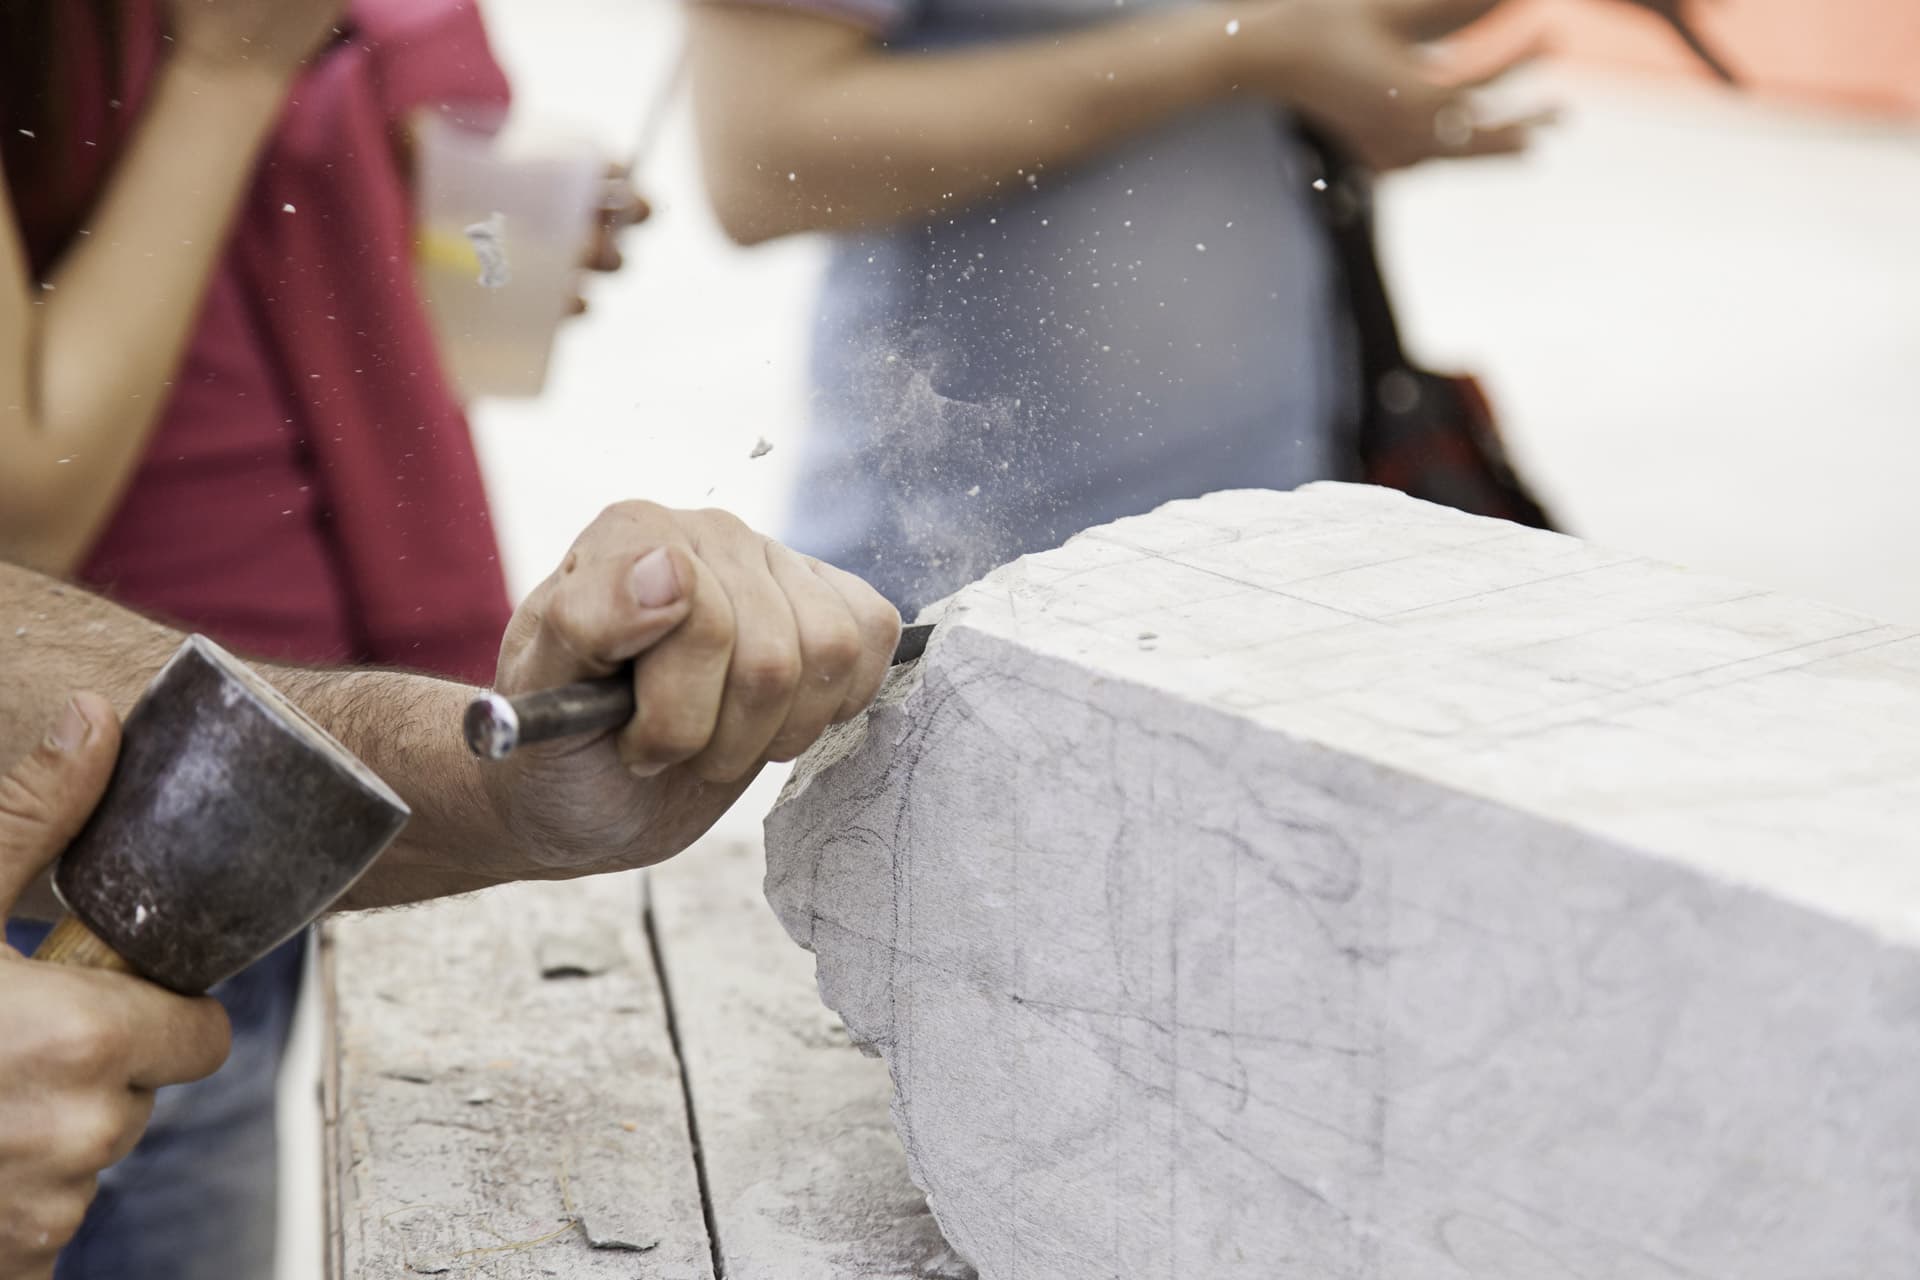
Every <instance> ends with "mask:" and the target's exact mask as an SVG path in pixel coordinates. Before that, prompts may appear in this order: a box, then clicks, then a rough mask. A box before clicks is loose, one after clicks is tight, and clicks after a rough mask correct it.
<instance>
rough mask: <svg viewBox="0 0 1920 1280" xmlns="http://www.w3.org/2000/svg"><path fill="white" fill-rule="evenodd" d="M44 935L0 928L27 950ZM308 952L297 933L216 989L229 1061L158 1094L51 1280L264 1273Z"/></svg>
mask: <svg viewBox="0 0 1920 1280" xmlns="http://www.w3.org/2000/svg"><path fill="white" fill-rule="evenodd" d="M45 933H46V927H45V926H44V925H38V924H29V923H27V922H25V921H18V920H16V921H10V922H9V923H8V925H7V941H8V942H9V943H11V944H12V945H13V946H15V947H17V948H19V949H20V950H21V951H23V952H31V951H32V950H33V948H34V947H35V946H36V945H37V944H38V943H39V941H40V939H41V937H42V936H43V935H44V934H45ZM305 957H306V937H305V935H302V936H301V937H299V938H295V939H294V940H293V941H291V942H289V943H287V944H285V945H284V946H282V947H280V948H279V949H278V950H277V951H275V952H274V953H273V954H272V955H269V956H268V957H267V958H266V959H264V960H262V961H260V963H258V964H256V965H254V966H253V967H252V968H250V969H248V970H247V971H246V972H244V973H242V974H240V975H239V976H237V977H235V978H232V979H230V980H228V981H226V982H223V983H221V984H220V985H219V986H218V987H216V988H215V989H214V992H213V994H214V995H215V996H216V997H218V999H219V1000H220V1003H221V1004H223V1005H225V1006H226V1009H227V1015H228V1016H229V1017H230V1018H231V1019H232V1020H233V1054H232V1056H231V1057H229V1058H228V1059H227V1062H226V1065H225V1066H223V1067H221V1068H220V1070H219V1071H218V1072H216V1073H215V1074H214V1075H213V1076H211V1077H210V1078H208V1079H206V1080H202V1081H200V1082H199V1083H197V1084H188V1085H179V1086H176V1087H173V1088H168V1089H162V1090H160V1092H159V1095H158V1097H157V1098H156V1099H155V1102H154V1108H153V1121H152V1123H151V1124H149V1125H148V1126H147V1132H146V1136H145V1137H143V1138H142V1139H141V1140H140V1145H139V1146H138V1147H136V1148H134V1151H133V1153H132V1154H131V1155H129V1156H128V1157H127V1158H126V1159H125V1160H122V1161H121V1162H120V1163H119V1164H117V1165H115V1166H113V1167H112V1168H111V1169H108V1170H107V1171H106V1172H105V1173H104V1174H102V1175H101V1177H100V1191H99V1194H98V1195H97V1196H96V1197H95V1198H94V1202H93V1207H92V1208H90V1209H89V1210H88V1211H87V1217H86V1221H85V1222H84V1223H83V1224H82V1225H81V1228H80V1233H79V1234H78V1235H76V1236H75V1237H74V1238H73V1240H72V1242H71V1243H69V1244H68V1245H67V1247H66V1248H65V1249H64V1250H62V1251H61V1253H60V1264H59V1267H58V1269H57V1270H56V1271H55V1272H54V1280H135V1278H136V1277H137V1280H270V1278H271V1276H272V1275H273V1241H274V1222H275V1208H276V1206H275V1180H276V1172H277V1164H276V1161H277V1159H278V1151H277V1143H276V1140H275V1134H274V1102H275V1096H276V1092H277V1084H278V1080H279V1075H280V1059H281V1056H282V1054H283V1052H284V1051H285V1049H286V1043H287V1032H288V1029H289V1027H290V1025H291V1023H292V1020H293V1010H294V1003H295V1001H296V1000H297V998H298V996H299V992H300V974H301V970H302V968H303V966H304V964H305Z"/></svg>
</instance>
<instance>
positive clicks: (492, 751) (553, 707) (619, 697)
mask: <svg viewBox="0 0 1920 1280" xmlns="http://www.w3.org/2000/svg"><path fill="white" fill-rule="evenodd" d="M932 634H933V624H932V623H922V624H920V625H918V626H913V627H906V628H904V629H903V630H902V631H901V632H900V644H899V646H898V647H897V648H895V649H894V651H893V665H894V666H896V667H897V666H900V665H902V664H903V663H908V662H912V661H914V660H915V659H917V658H918V657H919V656H920V655H921V654H923V653H925V652H926V651H927V640H928V638H929V637H930V636H931V635H932ZM633 711H634V702H633V672H632V671H622V672H618V673H616V674H614V675H610V676H601V677H600V678H599V679H597V680H582V681H580V682H579V683H577V684H569V685H563V686H562V687H560V688H558V689H542V690H541V691H540V692H538V693H523V694H520V695H519V696H518V697H513V698H509V697H506V696H504V695H503V694H498V693H491V692H489V693H483V694H481V695H480V696H478V697H476V698H475V699H474V700H473V701H472V702H470V703H468V704H467V716H466V725H465V729H466V738H467V749H468V750H469V751H471V752H473V754H474V755H476V756H479V757H480V758H481V759H482V760H504V759H506V758H507V757H508V756H510V755H512V754H513V753H514V751H515V750H517V749H518V748H520V747H524V746H526V745H528V744H529V743H534V742H549V741H552V740H553V739H554V738H573V737H579V736H580V735H582V734H588V733H605V732H607V731H608V730H609V729H617V728H619V727H620V726H621V725H623V724H625V723H626V722H627V721H629V720H631V719H633Z"/></svg>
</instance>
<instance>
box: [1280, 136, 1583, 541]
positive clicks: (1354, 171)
mask: <svg viewBox="0 0 1920 1280" xmlns="http://www.w3.org/2000/svg"><path fill="white" fill-rule="evenodd" d="M1295 128H1296V130H1297V132H1298V134H1299V137H1300V140H1301V142H1302V143H1303V144H1304V146H1305V149H1306V152H1307V157H1308V160H1309V168H1310V169H1311V167H1312V163H1313V162H1314V161H1317V162H1318V166H1319V173H1318V174H1317V175H1315V174H1313V173H1311V172H1310V173H1309V175H1308V176H1309V177H1310V178H1311V177H1316V176H1317V177H1318V178H1319V179H1320V180H1319V181H1318V182H1316V183H1315V184H1314V189H1315V191H1316V192H1317V193H1318V200H1317V204H1318V206H1319V209H1320V212H1321V215H1322V217H1323V219H1324V221H1325V224H1326V228H1327V234H1328V236H1329V238H1330V239H1331V240H1332V242H1333V247H1334V253H1335V257H1336V259H1337V261H1338V262H1339V268H1340V276H1341V281H1342V283H1343V284H1344V285H1345V288H1346V293H1347V297H1348V299H1349V302H1350V307H1351V310H1352V316H1353V324H1354V332H1355V337H1356V341H1357V345H1358V357H1359V360H1358V363H1359V366H1360V367H1359V373H1360V378H1361V391H1362V394H1361V397H1360V408H1359V414H1358V418H1359V420H1358V422H1356V423H1354V424H1353V435H1352V439H1353V446H1354V454H1355V461H1356V467H1355V475H1356V478H1358V479H1360V480H1363V481H1365V482H1366V483H1368V484H1378V485H1385V486H1387V487H1389V488H1393V489H1398V490H1400V491H1401V492H1403V493H1407V494H1411V495H1412V496H1413V497H1416V498H1423V499H1425V500H1426V501H1428V502H1438V503H1441V504H1443V505H1445V506H1449V507H1454V508H1457V509H1458V510H1461V511H1466V512H1469V513H1471V514H1473V515H1477V516H1493V517H1495V518H1496V519H1500V520H1511V521H1513V522H1514V523H1515V524H1524V525H1531V526H1532V527H1534V528H1536V529H1551V528H1553V521H1552V519H1551V518H1550V517H1549V516H1548V515H1547V512H1546V510H1545V508H1543V507H1542V506H1541V505H1540V502H1539V500H1538V499H1536V498H1535V497H1534V496H1533V494H1532V492H1531V491H1529V490H1528V488H1527V485H1526V483H1525V482H1524V481H1523V480H1521V478H1520V477H1519V476H1518V475H1517V474H1515V472H1514V469H1513V464H1512V463H1511V462H1509V461H1508V460H1507V451H1506V449H1505V447H1504V446H1503V445H1502V444H1501V441H1500V432H1499V428H1498V427H1497V426H1496V425H1495V424H1494V420H1493V409H1492V406H1491V405H1490V404H1489V403H1488V401H1487V397H1486V394H1485V393H1484V392H1483V391H1481V389H1480V384H1479V383H1478V382H1477V381H1476V380H1475V379H1473V378H1471V377H1468V376H1466V375H1462V374H1441V373H1433V372H1430V371H1428V370H1426V369H1421V368H1419V367H1417V366H1416V365H1414V363H1413V362H1412V361H1411V360H1409V359H1408V358H1407V353H1406V350H1405V349H1404V348H1403V347H1402V346H1401V344H1400V326H1399V324H1398V323H1397V322H1396V321H1395V320H1394V316H1393V303H1392V301H1391V300H1390V299H1389V298H1388V297H1387V287H1386V282H1385V281H1384V280H1383V279H1382V278H1381V275H1380V259H1379V256H1378V254H1377V252H1376V250H1375V245H1374V222H1373V188H1372V181H1371V175H1370V174H1369V173H1368V172H1367V171H1366V169H1364V168H1363V167H1362V166H1360V165H1358V164H1356V163H1354V162H1353V161H1351V160H1349V159H1348V158H1347V157H1346V155H1345V154H1344V153H1343V152H1342V150H1341V149H1340V147H1339V146H1338V144H1336V143H1334V142H1333V141H1332V140H1331V139H1330V138H1328V137H1327V136H1326V135H1325V134H1323V133H1320V132H1319V131H1318V130H1316V129H1315V128H1313V127H1312V126H1311V125H1308V124H1305V123H1299V124H1296V126H1295Z"/></svg>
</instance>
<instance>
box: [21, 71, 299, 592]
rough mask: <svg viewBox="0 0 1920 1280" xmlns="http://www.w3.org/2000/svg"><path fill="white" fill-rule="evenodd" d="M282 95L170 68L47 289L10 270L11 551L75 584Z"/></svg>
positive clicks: (130, 464) (172, 367)
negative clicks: (68, 574)
mask: <svg viewBox="0 0 1920 1280" xmlns="http://www.w3.org/2000/svg"><path fill="white" fill-rule="evenodd" d="M286 84H287V80H286V76H285V75H282V74H276V73H273V72H270V71H266V70H237V69H219V70H215V69H212V68H209V67H206V66H203V65H202V64H199V63H196V62H193V61H191V60H187V59H175V60H173V61H170V62H169V63H168V64H166V66H165V67H164V68H163V69H162V71H161V73H160V77H159V80H158V82H157V83H156V85H155V87H154V91H153V94H152V97H151V99H150V100H149V102H148V104H147V107H146V109H145V112H144V114H143V118H142V120H141V123H140V125H139V126H138V128H137V130H136V132H135V134H134V137H133V139H132V141H131V143H130V144H129V146H128V149H127V152H126V155H125V157H124V158H123V159H122V161H121V162H120V164H119V165H118V167H117V168H116V170H115V172H114V175H113V178H112V180H111V181H110V182H109V184H108V186H107V190H106V192H105V194H104V195H103V197H102V199H101V202H100V204H99V206H98V207H97V209H96V210H95V212H94V214H93V216H92V217H91V218H89V220H88V223H87V226H86V228H85V231H84V233H83V234H81V235H80V236H78V237H77V238H76V240H75V242H74V244H73V246H72V247H71V248H70V249H69V250H68V251H67V253H66V254H65V255H64V257H63V258H62V260H61V261H60V263H59V265H58V267H57V269H56V270H55V271H54V273H53V275H52V278H51V279H50V280H48V281H47V283H48V284H49V285H50V286H51V288H50V289H47V290H42V289H41V287H40V284H39V282H37V281H34V280H31V279H29V278H27V275H28V273H27V270H26V267H25V264H24V258H23V256H22V255H20V254H19V253H18V252H17V247H16V251H15V252H13V253H10V254H8V255H6V256H5V259H4V262H0V275H4V276H6V277H9V278H7V279H5V280H4V281H3V282H0V284H3V285H4V288H0V293H3V294H4V298H0V454H4V456H5V457H6V459H7V465H6V467H5V468H4V471H3V473H0V554H4V555H6V556H7V557H9V558H10V559H13V560H15V561H19V562H23V563H29V564H34V565H37V566H41V567H44V568H47V569H49V570H51V571H54V572H65V571H67V570H69V569H71V568H72V566H73V565H74V564H75V563H77V562H78V560H79V557H80V556H81V555H82V554H84V552H85V549H86V547H87V545H88V544H89V543H90V542H91V541H92V539H93V537H94V536H95V534H96V533H97V531H98V529H99V527H100V525H101V524H102V523H103V522H104V520H105V519H106V517H107V515H108V513H110V512H111V511H112V509H113V507H114V505H115V504H116V503H117V502H118V501H119V499H120V495H121V493H122V491H123V489H124V487H125V485H126V482H127V480H128V478H129V477H130V476H131V474H132V472H133V469H134V467H135V465H136V464H137V463H138V461H139V458H140V456H141V453H142V450H143V448H144V446H145V443H146V440H147V435H148V432H149V431H150V429H151V427H152V425H153V423H154V421H155V420H156V418H157V417H158V415H159V412H160V410H161V408H162V407H163V406H164V405H165V403H166V399H167V395H168V392H169V388H170V386H171V384H172V380H173V378H174V375H175V372H176V370H177V369H178V367H179V364H180V360H181V358H182V355H183V352H184V351H185V348H186V344H187V341H188V338H189V336H190V334H191V332H192V327H193V322H194V320H195V317H196V316H197V315H198V314H199V310H200V306H201V302H202V300H203V298H204V296H205V293H206V286H207V283H208V281H209V279H210V278H211V277H212V274H213V270H214V267H215V265H216V264H217V262H218V261H219V258H220V255H221V252H222V250H223V247H224V243H225V241H226V238H227V234H228V228H229V226H230V224H231V222H232V219H233V214H234V211H235V209H236V208H237V207H238V204H239V201H240V198H241V196H242V194H243V193H244V192H245V191H246V189H247V186H248V183H249V182H250V180H251V176H252V173H253V167H254V162H255V158H256V156H257V154H258V152H259V149H260V146H261V144H262V142H263V141H264V139H265V138H266V136H267V134H268V132H269V130H270V129H271V128H272V126H273V123H274V121H275V119H276V118H277V116H278V114H279V110H280V105H281V102H282V99H283V97H284V95H285V90H286Z"/></svg>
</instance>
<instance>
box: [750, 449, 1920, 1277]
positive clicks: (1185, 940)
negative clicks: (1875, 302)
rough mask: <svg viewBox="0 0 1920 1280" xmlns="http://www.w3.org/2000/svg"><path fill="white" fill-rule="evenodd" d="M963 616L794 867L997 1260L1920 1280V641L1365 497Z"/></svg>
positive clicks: (844, 988)
mask: <svg viewBox="0 0 1920 1280" xmlns="http://www.w3.org/2000/svg"><path fill="white" fill-rule="evenodd" d="M944 608H945V612H944V618H943V622H942V625H941V627H940V628H939V630H938V631H937V632H936V634H935V638H934V640H933V644H932V647H931V648H930V650H929V651H928V654H927V656H926V658H925V659H924V660H923V661H921V662H920V663H918V664H917V665H915V666H914V667H911V668H908V669H904V670H903V671H901V672H900V673H897V675H896V676H895V678H894V681H893V682H892V684H891V685H890V686H889V687H888V689H887V691H886V692H885V694H884V696H883V698H882V701H881V703H880V704H879V705H878V706H877V708H876V709H875V710H874V711H873V712H872V713H871V714H870V715H869V716H868V717H867V718H866V719H865V720H863V721H861V722H858V723H855V724H853V725H849V726H846V727H845V728H844V729H843V730H842V731H841V732H839V733H838V734H837V735H835V736H834V737H833V738H832V739H831V740H829V741H828V742H825V743H823V744H822V745H821V746H820V747H819V748H817V749H816V751H815V752H814V753H813V754H812V755H811V756H810V757H809V758H808V759H807V760H806V761H804V762H803V763H802V766H801V767H800V768H799V770H798V771H797V772H796V774H795V776H794V780H793V782H792V783H791V784H790V786H789V788H788V791H787V793H786V794H785V795H784V796H783V798H782V801H781V804H780V805H779V807H778V808H776V810H775V812H774V813H773V815H772V816H771V817H770V818H769V820H768V826H767V835H768V840H767V844H768V856H769V867H768V877H767V888H768V893H769V895H770V897H771V899H772V901H773V904H774V906H775V909H776V910H777V912H778V913H779V915H780V917H781V920H782V922H783V923H784V924H785V926H786V928H787V929H788V931H789V932H790V933H791V934H792V935H793V937H794V938H795V939H796V940H798V941H799V942H800V943H801V944H802V945H804V946H806V947H809V948H811V949H812V950H813V951H814V952H815V953H816V954H817V957H818V976H819V981H820V987H821V991H822V994H823V996H824V997H825V1000H826V1002H827V1003H828V1004H829V1005H830V1006H832V1008H833V1009H835V1010H836V1011H838V1012H839V1013H840V1014H841V1016H842V1017H843V1018H844V1019H845V1021H846V1024H847V1026H848V1027H849V1029H850V1030H851V1032H852V1034H853V1035H854V1036H855V1037H856V1039H858V1040H860V1041H861V1042H863V1043H865V1044H867V1045H869V1046H871V1047H873V1048H874V1049H876V1050H877V1051H878V1052H879V1053H881V1054H882V1055H883V1056H884V1057H885V1059H886V1062H887V1065H888V1067H889V1069H890V1071H891V1073H892V1078H893V1082H894V1087H895V1098H894V1119H895V1124H896V1127H897V1128H898V1130H899V1133H900V1136H901V1139H902V1140H903V1142H904V1144H905V1146H906V1149H907V1155H908V1161H909V1165H910V1169H911V1172H912V1174H913V1177H914V1179H915V1181H916V1182H918V1183H919V1184H920V1186H921V1187H922V1188H923V1189H925V1191H926V1192H927V1193H928V1197H929V1200H930V1202H931V1205H932V1208H933V1210H934V1213H935V1215H936V1217H937V1219H938V1220H939V1222H940V1224H941V1227H942V1228H943V1230H944V1231H945V1232H946V1234H947V1236H948V1238H949V1240H950V1241H951V1242H952V1243H953V1245H954V1246H955V1248H956V1249H957V1250H958V1251H959V1252H960V1253H961V1254H963V1255H964V1256H965V1257H966V1258H967V1259H968V1260H970V1261H971V1262H972V1263H973V1264H974V1265H975V1266H976V1267H978V1268H979V1271H980V1274H981V1276H982V1277H983V1278H984V1280H1013V1278H1015V1277H1018V1278H1019V1280H1051V1278H1053V1277H1060V1278H1061V1280H1069V1278H1070V1280H1087V1278H1089V1277H1155V1278H1156V1280H1158V1278H1160V1277H1179V1278H1180V1280H1240V1278H1246V1280H1254V1278H1256V1277H1257V1278H1259V1280H1273V1278H1275V1277H1289V1278H1291V1277H1301V1278H1302V1280H1308V1278H1310V1280H1344V1278H1347V1277H1353V1278H1355V1280H1358V1278H1361V1277H1365V1278H1367V1280H1454V1278H1457V1277H1473V1278H1475V1280H1702V1278H1710V1280H1842V1278H1844V1280H1913V1277H1915V1276H1916V1275H1920V635H1917V634H1916V633H1914V632H1911V631H1903V630H1900V629H1898V628H1895V627H1891V626H1887V625H1883V624H1879V623H1876V622H1874V621H1873V620H1871V619H1867V618H1862V617H1859V616H1857V615H1854V614H1850V613H1846V612H1843V611H1841V610H1838V609H1833V608H1828V607H1824V606H1821V605H1816V604H1809V603H1805V602H1801V601H1796V600H1791V599H1785V598H1782V597H1779V596H1776V595H1770V594H1767V593H1765V592H1761V591H1756V590H1753V589H1751V588H1747V587H1743V586H1740V585H1737V584H1733V583H1728V582H1724V581H1719V580H1714V579H1711V578H1707V577H1703V576H1699V575H1695V574H1691V573H1688V572H1686V571H1684V570H1681V569H1678V568H1675V567H1672V566H1668V565H1664V564H1659V563H1654V562H1650V561H1647V560H1644V559H1638V558H1634V557H1630V556H1625V555H1617V554H1613V553H1609V552H1607V551H1605V550H1602V549H1600V548H1596V547H1591V546H1587V545H1585V544H1583V543H1581V542H1579V541H1576V540H1574V539H1571V538H1566V537H1560V536H1557V535H1553V534H1546V533H1539V532H1534V531H1530V530H1522V529H1518V528H1515V527H1513V526H1511V525H1506V524H1501V523H1497V522H1493V521H1488V520H1482V519H1475V518H1471V517H1467V516H1462V515H1459V514H1456V513H1453V512H1450V511H1446V510H1443V509H1440V508H1437V507H1432V506H1427V505H1425V504H1421V503H1417V502H1414V501H1411V500H1409V499H1406V498H1403V497H1400V496H1398V495H1396V494H1392V493H1388V492H1385V491H1381V490H1374V489H1367V488H1361V487H1355V486H1342V485H1316V486H1311V487H1309V488H1307V489H1305V490H1302V491H1299V492H1297V493H1293V494H1287V495H1282V494H1274V493H1264V492H1238V493H1223V494H1215V495H1213V496H1211V497H1209V498H1206V499H1203V500H1200V501H1196V502H1182V503H1175V504H1172V505H1170V506H1168V507H1165V508H1163V509H1161V510H1160V511H1158V512H1156V513H1154V514H1152V515H1149V516H1143V517H1139V518H1136V519H1131V520H1124V521H1121V522H1119V523H1116V524H1113V525H1110V526H1106V527H1104V528H1101V529H1096V530H1093V531H1090V532H1088V533H1086V534H1083V535H1081V536H1080V537H1078V538H1076V539H1074V540H1073V541H1071V542H1069V543H1068V544H1067V545H1066V546H1065V547H1063V548H1061V549H1059V550H1057V551H1053V552H1049V553H1046V554H1044V555H1037V556H1031V557H1028V558H1027V559H1025V560H1022V561H1020V562H1018V563H1016V564H1014V565H1011V566H1008V567H1007V568H1004V569H1002V570H1000V571H998V572H996V573H995V574H993V575H992V576H990V577H989V578H987V579H986V580H984V581H982V582H980V583H978V584H976V585H975V586H973V587H970V588H968V589H967V590H965V591H963V592H961V593H960V594H959V595H958V596H956V597H954V598H953V599H952V600H951V601H949V602H948V603H947V605H946V606H945V607H944Z"/></svg>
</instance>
